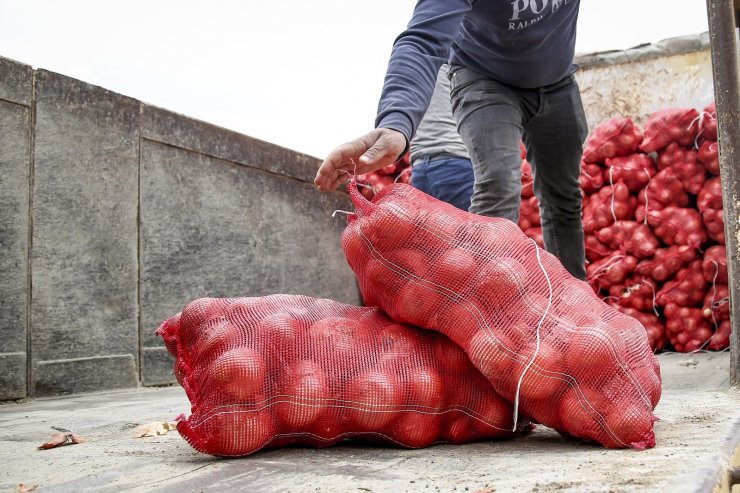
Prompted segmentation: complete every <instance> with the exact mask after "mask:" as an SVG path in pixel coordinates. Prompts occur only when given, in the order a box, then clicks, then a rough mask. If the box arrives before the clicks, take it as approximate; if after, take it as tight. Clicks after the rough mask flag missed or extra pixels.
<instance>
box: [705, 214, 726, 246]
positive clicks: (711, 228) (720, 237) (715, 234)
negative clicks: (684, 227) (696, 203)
mask: <svg viewBox="0 0 740 493" xmlns="http://www.w3.org/2000/svg"><path fill="white" fill-rule="evenodd" d="M701 219H702V221H703V222H704V227H705V228H706V229H707V236H708V237H709V239H710V240H712V241H716V242H717V243H719V244H720V245H724V244H725V218H724V210H723V209H710V208H706V209H704V210H703V211H702V212H701Z"/></svg>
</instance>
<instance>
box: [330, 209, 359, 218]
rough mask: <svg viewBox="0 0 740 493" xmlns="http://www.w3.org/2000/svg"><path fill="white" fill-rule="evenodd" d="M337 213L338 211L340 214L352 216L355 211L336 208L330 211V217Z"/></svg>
mask: <svg viewBox="0 0 740 493" xmlns="http://www.w3.org/2000/svg"><path fill="white" fill-rule="evenodd" d="M337 213H340V214H346V215H348V216H354V215H355V213H354V212H350V211H343V210H341V209H337V210H335V211H334V212H332V213H331V217H334V216H336V215H337Z"/></svg>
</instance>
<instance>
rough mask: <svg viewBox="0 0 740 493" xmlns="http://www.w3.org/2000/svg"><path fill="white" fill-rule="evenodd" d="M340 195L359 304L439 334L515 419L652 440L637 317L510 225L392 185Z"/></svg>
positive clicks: (615, 441) (645, 357)
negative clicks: (345, 200)
mask: <svg viewBox="0 0 740 493" xmlns="http://www.w3.org/2000/svg"><path fill="white" fill-rule="evenodd" d="M350 192H351V198H352V200H353V202H354V204H355V209H356V212H355V214H353V215H350V216H348V225H347V227H346V229H345V231H344V232H343V234H342V247H343V249H344V252H345V254H346V257H347V261H348V262H349V265H350V267H351V268H352V270H353V271H354V272H355V274H356V275H357V278H358V281H359V286H360V290H361V292H362V293H363V296H364V297H365V298H366V299H367V300H368V301H369V302H371V303H373V304H377V305H378V306H380V307H381V308H383V310H384V311H385V312H387V313H388V314H389V315H390V316H391V317H392V318H394V319H395V320H397V321H402V322H407V323H412V324H414V325H418V326H421V327H424V328H427V329H432V330H437V331H440V332H443V333H444V334H446V335H448V336H449V337H450V338H451V339H452V340H453V341H454V342H456V343H457V344H458V345H459V346H460V347H462V348H463V349H464V350H465V351H466V353H467V354H468V356H469V357H470V359H471V361H472V362H473V364H474V365H475V366H476V367H477V368H478V369H480V370H481V372H482V373H483V374H484V375H485V376H486V377H487V378H488V379H489V380H490V381H491V383H493V386H494V388H495V389H496V391H497V392H498V393H499V394H501V395H502V396H503V397H505V398H506V399H508V400H510V401H511V402H513V403H514V404H515V408H516V409H518V410H521V412H522V413H523V414H524V415H526V416H527V417H531V418H532V419H534V420H536V421H537V422H540V423H542V424H544V425H547V426H550V427H552V428H555V429H556V430H558V431H560V432H561V433H565V434H569V435H573V436H576V437H579V438H584V439H589V440H594V441H597V442H599V443H601V444H603V445H605V446H607V447H635V448H644V447H650V446H653V445H654V440H655V439H654V435H653V432H652V423H653V414H652V409H653V408H654V406H655V404H656V403H657V402H658V399H659V397H660V376H659V371H660V370H659V367H658V365H657V360H656V359H655V357H654V355H653V353H652V350H651V349H650V345H649V344H648V341H647V335H646V333H645V329H644V328H643V327H641V326H640V324H639V322H637V321H636V320H635V319H632V318H630V317H626V316H624V315H623V314H621V313H619V312H618V311H617V310H615V309H613V308H612V307H610V306H608V305H607V304H605V303H604V302H602V301H601V300H599V299H598V298H597V297H596V295H595V294H594V293H593V292H592V291H591V290H590V288H589V286H588V285H587V284H586V283H584V282H581V281H578V280H576V279H575V278H573V277H572V276H570V275H569V274H568V273H567V271H566V270H565V269H564V268H563V266H562V265H561V264H560V262H559V261H558V260H557V259H556V258H555V257H554V256H553V255H551V254H549V253H547V252H545V251H542V250H541V249H539V248H538V247H537V246H536V245H535V243H534V241H532V240H530V239H529V238H527V237H526V236H525V235H524V234H523V233H522V232H521V230H520V229H519V228H518V227H517V225H516V224H514V223H512V222H511V221H507V220H505V219H500V218H490V217H484V216H479V215H475V214H470V213H467V212H464V211H460V210H459V209H455V208H454V207H453V206H450V205H449V204H445V203H444V202H441V201H439V200H436V199H434V198H432V197H429V196H427V195H425V194H423V193H421V192H419V191H418V190H415V189H413V188H411V187H405V186H402V185H396V186H394V187H391V188H388V189H385V190H384V191H383V192H382V193H380V194H378V195H377V196H376V197H375V199H373V202H372V203H370V202H368V201H366V200H364V198H363V197H362V196H361V195H359V194H358V193H356V192H352V190H351V189H350ZM517 406H518V407H517Z"/></svg>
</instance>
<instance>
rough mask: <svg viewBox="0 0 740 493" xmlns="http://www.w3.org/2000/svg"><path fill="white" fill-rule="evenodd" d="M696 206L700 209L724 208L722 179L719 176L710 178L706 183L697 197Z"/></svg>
mask: <svg viewBox="0 0 740 493" xmlns="http://www.w3.org/2000/svg"><path fill="white" fill-rule="evenodd" d="M696 207H697V208H698V209H699V210H700V211H704V210H705V209H722V208H724V205H723V203H722V181H721V180H720V178H719V176H715V177H714V178H710V179H709V180H707V181H706V183H704V186H703V187H702V188H701V190H700V191H699V195H697V197H696Z"/></svg>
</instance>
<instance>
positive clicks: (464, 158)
mask: <svg viewBox="0 0 740 493" xmlns="http://www.w3.org/2000/svg"><path fill="white" fill-rule="evenodd" d="M448 71H449V65H447V64H445V65H442V68H440V70H439V74H437V81H436V83H435V86H434V92H433V93H432V99H431V100H430V101H429V107H428V108H427V112H426V113H425V114H424V118H422V120H421V123H419V128H418V129H417V130H416V135H415V136H414V138H413V140H412V141H411V165H412V166H413V173H412V174H411V184H412V185H413V186H415V187H416V188H418V189H419V190H421V191H422V192H424V193H426V194H429V195H431V196H432V197H434V198H437V199H439V200H442V201H443V202H447V203H448V204H452V205H454V206H455V207H457V208H458V209H462V210H464V211H467V210H468V209H469V208H470V198H471V196H472V195H473V181H474V179H475V178H474V175H473V163H471V162H470V156H469V154H468V150H467V149H466V148H465V144H463V141H462V139H461V138H460V135H459V134H458V133H457V125H456V123H455V117H454V116H452V107H451V106H450V80H449V78H448V76H447V73H448Z"/></svg>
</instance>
